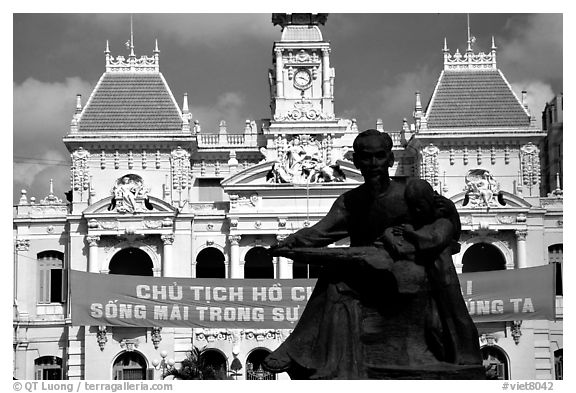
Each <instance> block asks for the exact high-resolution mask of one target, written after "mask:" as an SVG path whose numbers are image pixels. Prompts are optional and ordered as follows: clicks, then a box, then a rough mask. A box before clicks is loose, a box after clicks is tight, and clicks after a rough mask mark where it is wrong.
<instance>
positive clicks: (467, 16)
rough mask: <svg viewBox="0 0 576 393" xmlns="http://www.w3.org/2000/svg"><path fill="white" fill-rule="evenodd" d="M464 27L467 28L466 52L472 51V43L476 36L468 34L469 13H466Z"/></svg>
mask: <svg viewBox="0 0 576 393" xmlns="http://www.w3.org/2000/svg"><path fill="white" fill-rule="evenodd" d="M466 27H467V29H468V41H467V42H468V48H467V49H466V52H472V44H473V43H474V41H476V38H475V37H473V36H470V14H466Z"/></svg>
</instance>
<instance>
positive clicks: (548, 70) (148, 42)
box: [12, 13, 563, 201]
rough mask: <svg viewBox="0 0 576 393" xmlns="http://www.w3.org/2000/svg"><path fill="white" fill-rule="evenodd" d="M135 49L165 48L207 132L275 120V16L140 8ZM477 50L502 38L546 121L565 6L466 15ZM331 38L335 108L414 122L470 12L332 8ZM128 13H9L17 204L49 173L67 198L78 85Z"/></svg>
mask: <svg viewBox="0 0 576 393" xmlns="http://www.w3.org/2000/svg"><path fill="white" fill-rule="evenodd" d="M133 20H134V45H135V52H136V55H137V56H141V55H152V50H153V49H154V40H155V39H158V44H159V48H160V51H161V53H160V71H161V72H162V73H163V75H164V77H165V78H166V80H167V82H168V84H169V86H170V88H171V89H172V92H173V93H174V96H175V97H176V100H177V101H178V103H179V105H180V106H181V105H182V96H183V94H184V93H185V92H186V93H188V96H189V104H190V109H191V112H192V113H193V118H194V119H198V120H199V121H200V122H201V125H202V129H203V131H207V132H208V131H209V130H216V129H217V126H218V122H219V121H220V120H226V122H227V124H228V129H229V130H230V132H234V131H238V132H240V131H241V130H242V129H243V124H244V121H245V120H246V119H254V120H258V119H262V118H269V117H270V109H269V88H268V80H267V71H268V69H269V68H270V67H271V62H272V45H273V43H274V41H275V40H278V39H279V38H280V27H279V26H273V25H272V23H271V14H269V13H267V14H263V13H262V14H151V13H148V14H138V13H136V14H133ZM470 29H471V34H472V35H473V36H475V37H476V44H475V47H474V49H475V51H476V52H478V51H485V52H488V51H490V46H491V37H492V36H494V38H495V42H496V46H497V47H498V52H497V59H498V67H499V68H500V69H501V70H502V72H503V73H504V75H505V76H506V78H507V79H508V81H509V82H510V84H511V85H512V87H513V88H514V90H515V91H517V92H518V93H519V92H520V91H521V90H523V89H526V90H527V91H528V97H529V108H530V110H531V112H532V113H533V114H534V115H535V117H536V119H537V120H538V122H539V121H540V116H541V112H542V109H543V107H544V104H545V102H546V101H548V100H550V99H551V98H552V97H553V96H554V95H555V94H558V93H560V92H562V91H563V70H562V59H563V53H562V47H563V35H562V30H563V17H562V15H561V14H503V13H500V14H478V13H474V14H470ZM322 32H323V35H324V39H326V40H328V41H329V42H330V43H331V46H332V54H331V66H333V67H334V68H335V71H336V79H335V96H336V98H335V108H336V113H337V116H338V117H344V118H356V119H357V121H358V124H359V127H360V128H361V129H365V128H369V127H373V126H374V125H375V123H376V120H377V119H378V118H381V119H383V121H384V127H385V129H387V130H394V129H398V128H399V127H400V126H401V124H402V119H403V118H404V117H405V118H408V119H409V121H410V117H411V113H412V110H413V106H414V92H415V91H417V90H419V91H421V92H422V97H423V100H424V105H425V104H426V103H427V102H428V100H429V98H430V95H431V94H432V91H433V88H434V85H435V83H436V81H437V79H438V77H439V75H440V72H441V70H442V67H443V55H442V47H443V43H444V37H446V39H447V42H448V47H449V49H450V51H451V52H452V53H453V52H454V51H455V50H456V49H457V48H458V49H460V51H461V52H463V51H464V50H465V49H466V39H467V28H466V14H455V13H428V14H378V13H366V14H362V13H356V14H346V13H331V14H330V15H329V16H328V20H327V23H326V25H325V26H323V27H322ZM129 37H130V15H129V14H57V13H56V14H31V13H26V14H19V13H15V14H14V16H13V42H12V44H13V54H14V57H13V157H14V158H13V159H14V166H13V175H14V182H13V184H14V193H13V198H14V201H17V200H18V198H19V195H20V190H21V189H23V188H24V189H27V190H28V195H29V196H36V197H37V198H43V197H44V196H46V195H47V192H48V181H49V179H50V178H53V179H54V182H55V192H56V193H57V194H58V196H59V197H61V198H63V193H64V192H65V191H67V190H68V187H69V184H68V183H69V170H68V168H69V153H68V152H67V150H66V148H65V147H64V144H63V143H62V137H63V136H64V135H65V134H66V133H67V132H68V131H69V124H70V120H71V117H72V114H73V112H74V106H75V97H76V94H77V93H79V94H82V96H83V100H84V102H85V101H86V100H87V98H88V96H89V95H90V92H91V91H92V89H93V88H94V86H95V84H96V82H97V81H98V79H99V78H100V76H101V75H102V73H103V72H104V70H105V69H104V67H105V61H104V53H103V51H104V49H105V45H106V40H108V41H109V43H110V50H111V52H112V54H113V55H114V56H117V55H124V56H125V55H127V50H126V47H125V46H124V43H125V42H126V41H127V40H128V39H129Z"/></svg>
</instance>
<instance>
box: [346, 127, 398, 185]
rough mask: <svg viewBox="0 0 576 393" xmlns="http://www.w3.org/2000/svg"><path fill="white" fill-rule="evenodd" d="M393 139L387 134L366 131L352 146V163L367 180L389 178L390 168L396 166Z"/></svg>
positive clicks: (372, 130) (359, 135)
mask: <svg viewBox="0 0 576 393" xmlns="http://www.w3.org/2000/svg"><path fill="white" fill-rule="evenodd" d="M392 145H393V143H392V138H390V135H388V134H386V133H385V132H380V131H378V130H374V129H371V130H366V131H364V132H361V133H360V134H358V136H357V137H356V139H354V144H353V145H352V147H353V149H354V153H353V155H352V161H353V162H354V165H355V166H356V168H358V169H359V170H360V172H361V173H362V176H364V179H365V180H369V179H373V178H376V177H385V178H388V168H390V167H392V165H394V153H393V152H392Z"/></svg>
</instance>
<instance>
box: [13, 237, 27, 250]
mask: <svg viewBox="0 0 576 393" xmlns="http://www.w3.org/2000/svg"><path fill="white" fill-rule="evenodd" d="M28 250H30V239H16V251H28Z"/></svg>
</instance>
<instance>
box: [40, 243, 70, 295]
mask: <svg viewBox="0 0 576 393" xmlns="http://www.w3.org/2000/svg"><path fill="white" fill-rule="evenodd" d="M36 258H37V259H38V273H39V278H40V279H39V291H38V303H42V304H45V303H62V302H63V301H64V293H65V291H64V270H63V265H64V254H63V253H61V252H60V251H52V250H51V251H43V252H41V253H38V254H37V256H36Z"/></svg>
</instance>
